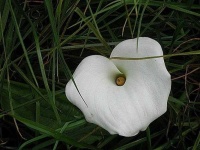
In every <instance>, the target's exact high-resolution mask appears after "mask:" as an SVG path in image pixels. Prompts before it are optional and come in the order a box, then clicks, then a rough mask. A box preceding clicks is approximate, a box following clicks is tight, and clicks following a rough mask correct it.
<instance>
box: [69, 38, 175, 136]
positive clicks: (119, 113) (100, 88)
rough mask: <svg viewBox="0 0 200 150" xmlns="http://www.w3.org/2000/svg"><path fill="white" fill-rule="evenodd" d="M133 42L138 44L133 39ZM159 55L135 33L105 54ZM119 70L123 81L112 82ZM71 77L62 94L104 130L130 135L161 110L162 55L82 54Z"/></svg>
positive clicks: (167, 84)
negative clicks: (120, 84)
mask: <svg viewBox="0 0 200 150" xmlns="http://www.w3.org/2000/svg"><path fill="white" fill-rule="evenodd" d="M137 42H138V43H137ZM161 55H163V52H162V48H161V46H160V44H159V43H158V42H156V41H155V40H153V39H151V38H147V37H140V38H138V41H137V39H129V40H125V41H123V42H121V43H119V44H118V45H117V46H116V47H115V48H114V49H113V51H112V53H111V56H110V57H129V58H142V57H151V56H161ZM120 74H123V75H125V77H126V82H125V84H124V85H123V86H117V85H116V83H115V79H116V77H117V76H119V75H120ZM73 78H74V81H75V83H76V85H77V87H78V90H79V92H80V94H81V96H82V97H83V99H84V100H85V102H86V103H87V105H86V104H85V103H84V101H83V99H82V98H81V96H80V94H79V92H78V91H77V88H76V87H75V85H74V82H73V81H72V80H70V81H69V82H68V83H67V85H66V89H65V92H66V96H67V98H68V99H69V101H70V102H71V103H73V104H74V105H76V106H77V107H78V108H79V109H80V110H81V111H82V112H83V114H84V116H85V118H86V120H87V121H88V122H91V123H94V124H97V125H99V126H101V127H102V128H104V129H106V130H107V131H108V132H109V133H110V134H119V135H122V136H126V137H130V136H134V135H136V134H138V132H139V131H144V130H146V128H147V127H148V125H149V124H150V123H151V122H152V121H154V120H155V119H156V118H158V117H159V116H161V115H162V114H163V113H165V112H166V110H167V100H168V96H169V93H170V90H171V76H170V74H169V73H168V71H167V69H166V67H165V63H164V60H163V58H153V59H143V60H119V59H108V58H106V57H103V56H99V55H93V56H89V57H86V58H85V59H83V61H82V62H81V63H80V64H79V66H78V67H77V69H76V70H75V72H74V74H73Z"/></svg>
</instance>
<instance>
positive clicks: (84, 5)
mask: <svg viewBox="0 0 200 150" xmlns="http://www.w3.org/2000/svg"><path fill="white" fill-rule="evenodd" d="M139 36H147V37H151V38H153V39H155V40H157V41H158V42H159V43H160V44H161V46H162V48H163V52H164V56H163V57H164V59H165V63H166V66H167V68H168V70H169V72H170V74H171V76H172V90H171V93H170V97H169V101H168V110H167V112H166V113H165V114H164V115H163V116H161V117H160V118H158V119H157V120H155V121H154V122H153V123H151V124H150V126H149V127H148V129H147V130H146V132H140V133H139V134H138V135H137V136H134V137H130V138H125V137H120V136H118V135H110V134H109V133H107V132H106V131H105V130H103V129H102V128H100V127H98V126H96V125H93V124H90V123H87V122H86V121H85V119H84V117H83V114H82V113H81V112H80V111H79V110H78V109H77V108H76V107H75V106H73V105H72V104H71V103H70V102H69V101H68V100H67V98H66V96H65V93H64V89H65V85H66V83H67V82H68V80H69V79H70V78H71V77H72V74H73V72H74V70H75V68H76V67H77V65H78V64H79V63H80V61H81V60H82V59H83V58H85V57H87V56H90V55H93V54H98V55H102V56H106V57H109V55H110V53H111V51H112V49H113V47H114V46H115V45H116V44H117V43H119V42H121V41H123V40H125V39H129V38H136V37H139ZM0 49H1V52H0V102H1V104H0V116H1V122H0V123H1V126H0V129H1V132H0V136H1V137H0V139H1V143H0V149H54V150H56V149H83V148H85V149H119V150H122V149H136V150H143V149H149V150H152V149H155V150H162V149H170V150H171V149H187V150H197V149H200V146H199V145H200V132H199V128H200V87H199V83H200V76H199V74H200V55H199V54H200V2H199V1H198V0H190V1H186V0H185V1H184V0H182V1H179V2H176V1H172V0H168V1H164V0H163V1H158V0H149V1H145V0H116V1H111V0H107V1H105V0H99V1H96V0H75V1H64V0H60V1H58V2H57V1H48V0H44V1H42V0H41V1H37V2H29V1H24V0H18V1H16V0H7V1H0ZM161 57H162V56H161ZM112 59H124V58H112ZM125 59H129V60H130V61H131V60H133V59H135V58H125ZM142 59H150V58H142ZM77 88H78V87H77ZM80 94H81V93H80Z"/></svg>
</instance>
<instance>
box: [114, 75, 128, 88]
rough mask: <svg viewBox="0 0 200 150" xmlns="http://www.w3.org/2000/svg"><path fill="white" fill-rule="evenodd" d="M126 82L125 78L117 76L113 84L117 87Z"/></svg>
mask: <svg viewBox="0 0 200 150" xmlns="http://www.w3.org/2000/svg"><path fill="white" fill-rule="evenodd" d="M125 82H126V77H125V76H124V75H119V76H117V77H116V79H115V83H116V84H117V85H118V86H122V85H124V83H125Z"/></svg>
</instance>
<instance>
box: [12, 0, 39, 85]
mask: <svg viewBox="0 0 200 150" xmlns="http://www.w3.org/2000/svg"><path fill="white" fill-rule="evenodd" d="M8 1H9V9H10V11H11V15H12V21H13V24H14V25H15V29H16V32H17V34H18V37H19V40H20V43H21V46H22V49H23V51H24V55H25V58H26V61H27V64H28V66H29V69H30V71H31V74H32V77H33V79H34V81H35V84H36V85H37V86H38V82H37V79H36V77H35V74H34V71H33V68H32V66H31V62H30V60H29V57H28V53H27V49H26V47H25V45H24V42H23V38H22V35H21V33H20V29H19V26H18V23H17V19H16V17H15V13H14V10H13V7H12V4H11V0H8Z"/></svg>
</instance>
